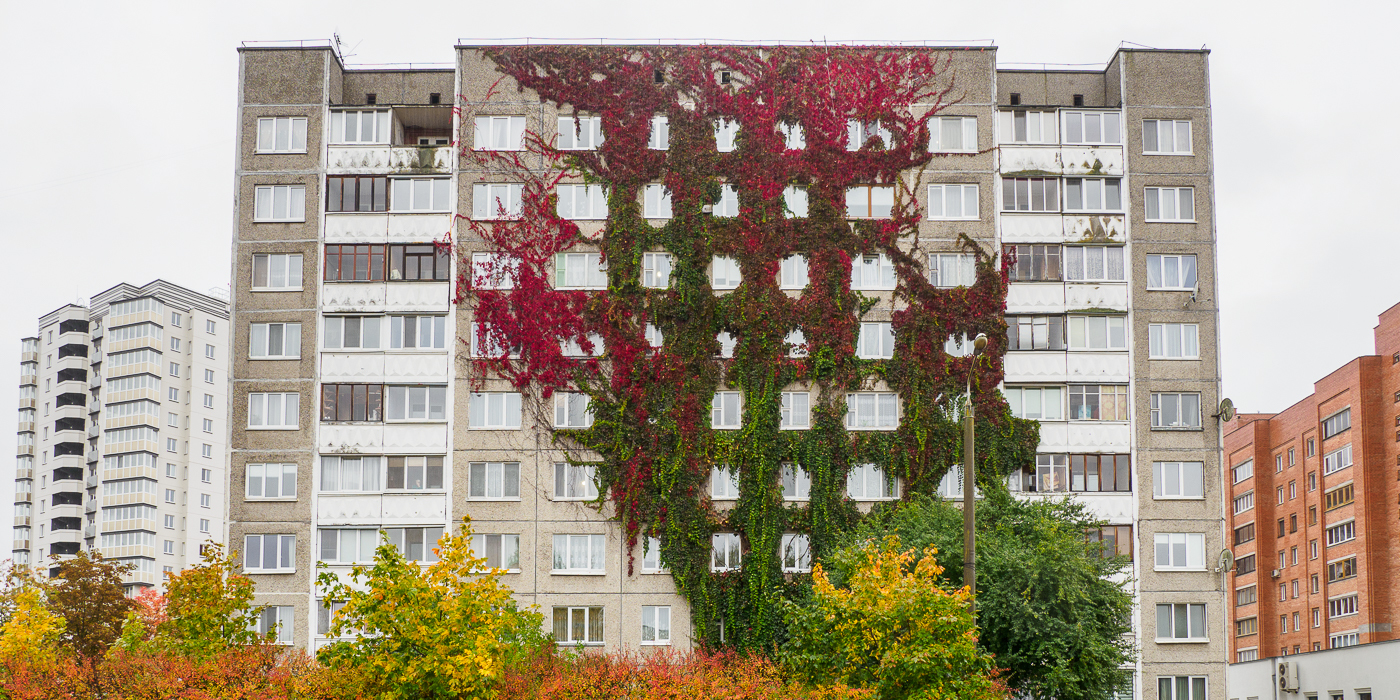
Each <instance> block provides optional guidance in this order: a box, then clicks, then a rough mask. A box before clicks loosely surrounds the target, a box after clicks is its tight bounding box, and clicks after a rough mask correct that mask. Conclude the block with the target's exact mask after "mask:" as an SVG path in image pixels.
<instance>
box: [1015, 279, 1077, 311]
mask: <svg viewBox="0 0 1400 700" xmlns="http://www.w3.org/2000/svg"><path fill="white" fill-rule="evenodd" d="M1007 287H1008V289H1007V290H1006V313H1008V314H1062V313H1064V312H1065V285H1063V284H1060V283H1055V282H1012V283H1011V284H1009V285H1007Z"/></svg>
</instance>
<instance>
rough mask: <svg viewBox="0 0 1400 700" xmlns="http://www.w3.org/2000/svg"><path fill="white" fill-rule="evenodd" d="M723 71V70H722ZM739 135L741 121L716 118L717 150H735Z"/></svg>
mask: <svg viewBox="0 0 1400 700" xmlns="http://www.w3.org/2000/svg"><path fill="white" fill-rule="evenodd" d="M721 73H723V71H721ZM738 136H739V122H736V121H734V120H732V119H716V120H715V150H716V151H719V152H720V153H728V152H730V151H733V150H734V142H735V139H736V138H737V137H738Z"/></svg>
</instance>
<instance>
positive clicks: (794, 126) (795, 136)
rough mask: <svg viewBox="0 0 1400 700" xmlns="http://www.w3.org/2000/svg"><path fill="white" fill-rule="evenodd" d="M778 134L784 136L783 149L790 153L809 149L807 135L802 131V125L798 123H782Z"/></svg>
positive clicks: (779, 125)
mask: <svg viewBox="0 0 1400 700" xmlns="http://www.w3.org/2000/svg"><path fill="white" fill-rule="evenodd" d="M778 132H779V133H781V134H782V135H783V148H784V149H786V150H789V151H801V150H803V149H805V148H807V133H806V132H805V131H804V130H803V129H802V125H801V124H798V123H796V122H782V123H780V124H778Z"/></svg>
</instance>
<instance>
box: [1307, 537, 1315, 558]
mask: <svg viewBox="0 0 1400 700" xmlns="http://www.w3.org/2000/svg"><path fill="white" fill-rule="evenodd" d="M1308 549H1309V551H1310V552H1311V553H1310V554H1309V556H1308V558H1309V559H1316V558H1317V540H1311V541H1309V542H1308Z"/></svg>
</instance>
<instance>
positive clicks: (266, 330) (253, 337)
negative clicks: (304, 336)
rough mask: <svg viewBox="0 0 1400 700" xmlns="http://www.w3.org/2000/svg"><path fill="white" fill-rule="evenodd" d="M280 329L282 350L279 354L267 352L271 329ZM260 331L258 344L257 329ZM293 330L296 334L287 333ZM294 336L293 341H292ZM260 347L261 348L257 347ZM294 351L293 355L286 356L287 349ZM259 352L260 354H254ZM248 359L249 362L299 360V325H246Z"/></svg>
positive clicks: (279, 323)
mask: <svg viewBox="0 0 1400 700" xmlns="http://www.w3.org/2000/svg"><path fill="white" fill-rule="evenodd" d="M273 326H281V327H282V343H281V345H282V348H281V352H279V353H276V354H274V353H271V352H269V349H270V345H271V338H272V327H273ZM259 328H261V329H262V338H261V342H259V338H258V329H259ZM292 328H295V329H296V332H295V333H291V332H289V331H290V329H292ZM293 336H295V341H293ZM259 346H261V347H259ZM289 347H290V348H292V349H293V350H295V352H296V354H295V355H289V354H287V349H288V348H289ZM259 350H261V354H255V353H257V352H258V351H259ZM248 359H249V360H300V359H301V323H300V322H297V323H291V322H269V323H250V324H248Z"/></svg>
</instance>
